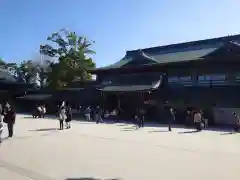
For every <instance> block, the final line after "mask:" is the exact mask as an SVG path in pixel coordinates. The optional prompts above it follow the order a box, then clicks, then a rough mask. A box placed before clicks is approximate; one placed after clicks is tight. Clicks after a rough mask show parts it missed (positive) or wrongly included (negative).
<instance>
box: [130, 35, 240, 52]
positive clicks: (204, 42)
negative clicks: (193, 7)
mask: <svg viewBox="0 0 240 180" xmlns="http://www.w3.org/2000/svg"><path fill="white" fill-rule="evenodd" d="M236 40H239V41H240V34H237V35H231V36H223V37H217V38H211V39H204V40H197V41H189V42H182V43H175V44H168V45H163V46H155V47H149V48H144V49H141V50H142V51H144V52H145V53H148V54H152V53H153V54H154V53H156V52H159V51H163V50H169V49H172V48H174V49H182V48H187V47H193V46H201V45H213V44H217V43H225V42H230V41H236ZM136 51H139V49H136V50H128V51H127V53H126V54H127V55H128V54H129V55H130V54H132V53H135V52H136Z"/></svg>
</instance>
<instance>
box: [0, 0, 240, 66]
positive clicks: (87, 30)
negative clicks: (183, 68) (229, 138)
mask: <svg viewBox="0 0 240 180" xmlns="http://www.w3.org/2000/svg"><path fill="white" fill-rule="evenodd" d="M239 6H240V1H239V0H227V1H219V0H201V1H192V0H182V1H176V0H119V1H115V0H102V1H100V0H68V1H63V0H58V1H57V0H0V8H1V11H0V23H1V24H0V27H1V28H0V39H1V44H0V57H1V58H3V59H4V60H5V61H7V62H17V63H20V62H21V61H22V60H28V59H34V58H35V57H36V55H37V51H39V45H40V44H45V43H47V40H46V38H47V36H49V35H51V33H52V32H56V31H58V30H60V29H62V28H67V29H68V30H71V31H75V32H76V33H77V34H78V35H84V36H87V37H88V38H89V39H91V40H94V41H95V42H96V43H95V44H94V46H93V49H94V50H95V51H96V55H95V56H94V60H95V62H96V63H97V67H101V66H105V65H108V64H112V63H114V62H117V61H118V60H120V59H121V58H122V57H123V56H124V55H125V53H126V51H127V50H133V49H139V48H148V47H152V46H159V45H166V44H172V43H178V42H185V41H192V40H200V39H206V38H213V37H220V36H226V35H233V34H238V33H239V32H240V23H239V17H240V11H239Z"/></svg>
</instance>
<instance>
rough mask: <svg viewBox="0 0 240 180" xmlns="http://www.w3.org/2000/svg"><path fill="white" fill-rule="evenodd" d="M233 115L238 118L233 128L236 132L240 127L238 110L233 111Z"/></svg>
mask: <svg viewBox="0 0 240 180" xmlns="http://www.w3.org/2000/svg"><path fill="white" fill-rule="evenodd" d="M233 116H234V117H235V119H236V122H235V126H234V128H233V130H234V131H235V132H239V129H240V118H239V116H238V115H237V113H236V112H233Z"/></svg>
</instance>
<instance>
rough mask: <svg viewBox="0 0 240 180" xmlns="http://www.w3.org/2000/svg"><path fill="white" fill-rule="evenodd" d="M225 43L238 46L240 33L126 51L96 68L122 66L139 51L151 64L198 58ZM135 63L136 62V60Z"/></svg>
mask: <svg viewBox="0 0 240 180" xmlns="http://www.w3.org/2000/svg"><path fill="white" fill-rule="evenodd" d="M227 43H232V44H234V45H236V46H239V47H240V44H239V43H240V35H235V36H225V37H220V38H213V39H207V40H200V41H192V42H186V43H179V44H172V45H166V46H158V47H151V48H146V49H142V50H133V51H127V53H126V55H125V57H124V58H122V59H121V60H120V61H118V62H116V63H114V64H112V65H109V66H106V67H102V68H98V69H99V70H107V69H115V68H120V67H123V66H125V65H126V64H130V63H131V62H133V61H137V60H138V59H139V52H140V55H141V57H144V58H146V59H149V60H150V61H152V64H165V63H170V62H182V61H193V60H200V59H203V57H205V56H207V55H208V54H211V53H213V52H215V51H216V50H218V49H219V48H222V47H223V46H225V45H226V44H227ZM135 64H137V62H136V63H135ZM150 64H151V63H150ZM141 65H142V64H141ZM148 65H149V64H148ZM98 69H96V70H98Z"/></svg>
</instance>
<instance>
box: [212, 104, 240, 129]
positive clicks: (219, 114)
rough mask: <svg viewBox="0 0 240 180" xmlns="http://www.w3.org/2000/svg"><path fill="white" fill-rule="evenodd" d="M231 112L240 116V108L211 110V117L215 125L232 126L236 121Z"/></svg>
mask: <svg viewBox="0 0 240 180" xmlns="http://www.w3.org/2000/svg"><path fill="white" fill-rule="evenodd" d="M233 112H236V114H237V115H239V116H240V108H219V107H216V108H213V115H214V119H215V122H216V124H227V125H234V124H235V123H236V119H235V117H234V116H233V114H232V113H233Z"/></svg>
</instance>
